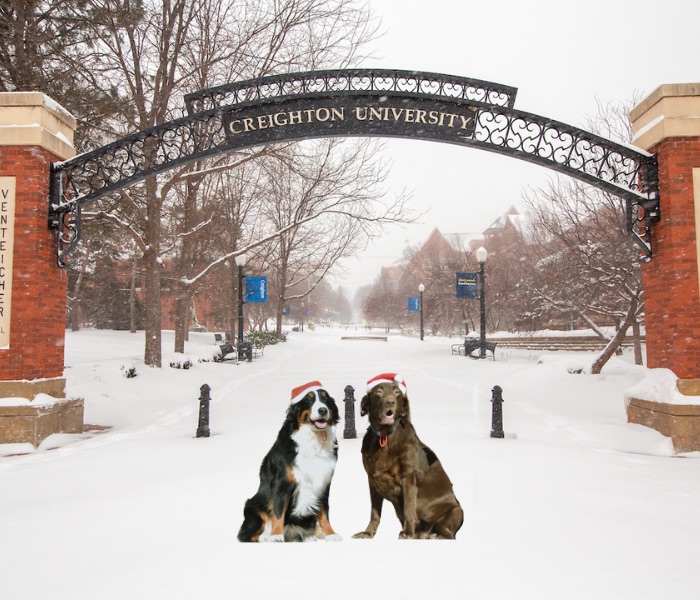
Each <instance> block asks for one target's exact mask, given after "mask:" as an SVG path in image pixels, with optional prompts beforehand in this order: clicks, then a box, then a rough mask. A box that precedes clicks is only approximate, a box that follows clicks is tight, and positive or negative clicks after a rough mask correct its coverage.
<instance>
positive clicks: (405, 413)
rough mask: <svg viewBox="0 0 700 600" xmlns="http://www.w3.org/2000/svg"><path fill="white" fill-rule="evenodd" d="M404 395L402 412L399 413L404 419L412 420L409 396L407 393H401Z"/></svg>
mask: <svg viewBox="0 0 700 600" xmlns="http://www.w3.org/2000/svg"><path fill="white" fill-rule="evenodd" d="M400 395H401V396H403V401H402V402H401V414H400V415H399V416H400V417H401V418H402V419H403V420H404V421H407V422H409V423H410V422H411V404H410V402H409V401H408V396H407V395H406V394H400Z"/></svg>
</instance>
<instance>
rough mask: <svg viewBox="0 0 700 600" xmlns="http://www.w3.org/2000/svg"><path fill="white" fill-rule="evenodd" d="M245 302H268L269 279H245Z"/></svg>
mask: <svg viewBox="0 0 700 600" xmlns="http://www.w3.org/2000/svg"><path fill="white" fill-rule="evenodd" d="M245 301H246V302H267V277H264V276H263V277H246V278H245Z"/></svg>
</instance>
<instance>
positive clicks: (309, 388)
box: [290, 381, 324, 404]
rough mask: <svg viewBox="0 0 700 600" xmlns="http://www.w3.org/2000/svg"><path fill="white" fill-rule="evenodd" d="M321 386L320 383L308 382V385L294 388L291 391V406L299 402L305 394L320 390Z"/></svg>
mask: <svg viewBox="0 0 700 600" xmlns="http://www.w3.org/2000/svg"><path fill="white" fill-rule="evenodd" d="M322 389H324V388H323V385H322V384H321V382H320V381H309V383H305V384H304V385H300V386H299V387H295V388H294V389H293V390H292V399H291V402H290V403H291V404H296V403H297V402H299V400H301V399H302V398H303V397H304V396H306V394H308V393H309V392H315V391H316V390H322Z"/></svg>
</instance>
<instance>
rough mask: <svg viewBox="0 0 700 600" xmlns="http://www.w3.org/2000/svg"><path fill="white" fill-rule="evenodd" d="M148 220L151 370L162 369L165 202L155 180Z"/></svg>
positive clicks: (149, 189)
mask: <svg viewBox="0 0 700 600" xmlns="http://www.w3.org/2000/svg"><path fill="white" fill-rule="evenodd" d="M146 197H147V199H148V204H147V209H146V210H147V218H148V222H147V223H146V240H147V244H148V245H147V246H146V251H145V252H144V254H143V263H144V264H143V268H144V298H145V301H146V322H145V330H146V343H145V349H144V358H143V360H144V362H145V363H146V365H147V366H149V367H157V368H160V367H161V303H160V298H161V287H160V286H161V263H160V256H159V255H160V234H161V229H160V228H161V224H160V218H161V214H160V209H161V204H162V200H161V198H160V193H159V191H158V189H157V182H156V180H155V178H154V177H149V178H148V179H146Z"/></svg>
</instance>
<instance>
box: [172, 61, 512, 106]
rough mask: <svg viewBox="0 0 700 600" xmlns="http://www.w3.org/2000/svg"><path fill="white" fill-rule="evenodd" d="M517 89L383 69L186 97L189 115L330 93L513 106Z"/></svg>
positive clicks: (298, 76) (287, 78)
mask: <svg viewBox="0 0 700 600" xmlns="http://www.w3.org/2000/svg"><path fill="white" fill-rule="evenodd" d="M516 93H517V89H516V88H514V87H510V86H507V85H501V84H499V83H492V82H490V81H482V80H481V79H471V78H467V77H456V76H453V75H441V74H439V73H426V72H422V71H401V70H388V69H335V70H328V71H308V72H306V73H290V74H285V75H272V76H269V77H261V78H259V79H249V80H246V81H238V82H234V83H229V84H226V85H221V86H217V87H213V88H209V89H206V90H201V91H199V92H194V93H192V94H187V95H186V96H185V104H186V105H187V110H188V112H189V113H190V114H196V113H199V112H205V111H208V110H216V109H220V108H224V107H229V106H238V105H241V104H247V103H251V102H260V101H263V100H276V101H284V100H286V99H289V98H302V97H304V96H313V97H318V96H329V95H334V94H342V95H351V94H362V95H365V96H367V95H383V94H400V95H403V96H414V97H424V98H433V99H436V98H442V99H446V100H448V101H450V102H455V101H467V102H477V103H483V104H493V105H494V106H507V107H512V106H513V105H514V104H515V95H516Z"/></svg>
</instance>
